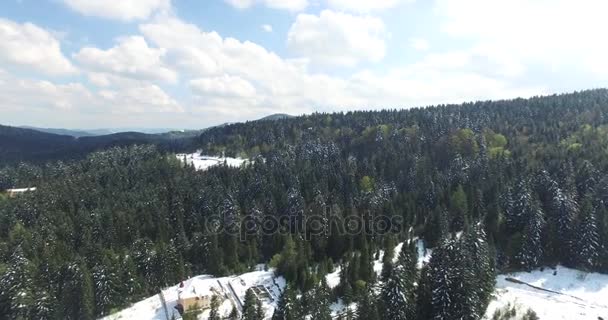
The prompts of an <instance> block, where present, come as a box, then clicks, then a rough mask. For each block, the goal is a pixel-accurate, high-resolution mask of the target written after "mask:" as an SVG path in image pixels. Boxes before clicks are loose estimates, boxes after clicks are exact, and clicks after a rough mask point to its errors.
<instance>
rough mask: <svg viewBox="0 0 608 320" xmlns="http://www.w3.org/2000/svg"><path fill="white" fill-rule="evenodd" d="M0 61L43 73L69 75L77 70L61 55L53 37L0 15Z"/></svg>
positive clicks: (27, 24)
mask: <svg viewBox="0 0 608 320" xmlns="http://www.w3.org/2000/svg"><path fill="white" fill-rule="evenodd" d="M0 63H2V64H3V65H11V66H18V67H24V68H26V69H28V70H34V71H37V72H40V73H43V74H47V75H69V74H73V73H76V72H77V69H76V68H75V67H74V66H73V65H72V63H71V62H70V61H69V60H68V59H67V58H66V57H65V56H64V55H63V53H62V52H61V47H60V44H59V41H58V40H57V38H55V37H54V36H53V34H51V32H49V31H47V30H45V29H43V28H41V27H39V26H37V25H35V24H32V23H23V24H20V23H16V22H13V21H11V20H7V19H2V18H0Z"/></svg>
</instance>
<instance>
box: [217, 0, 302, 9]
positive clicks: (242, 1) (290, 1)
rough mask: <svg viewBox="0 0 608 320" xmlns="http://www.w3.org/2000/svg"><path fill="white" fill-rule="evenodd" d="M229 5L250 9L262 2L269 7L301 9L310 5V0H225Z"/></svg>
mask: <svg viewBox="0 0 608 320" xmlns="http://www.w3.org/2000/svg"><path fill="white" fill-rule="evenodd" d="M224 1H225V2H226V3H228V4H229V5H231V6H233V7H235V8H237V9H248V8H250V7H252V6H253V5H255V4H261V5H264V6H266V7H268V8H272V9H279V10H287V11H292V12H295V11H301V10H304V9H306V7H308V0H224Z"/></svg>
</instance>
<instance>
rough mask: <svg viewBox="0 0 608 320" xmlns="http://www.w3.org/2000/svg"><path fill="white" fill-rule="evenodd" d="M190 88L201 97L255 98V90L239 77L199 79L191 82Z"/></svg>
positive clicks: (225, 76)
mask: <svg viewBox="0 0 608 320" xmlns="http://www.w3.org/2000/svg"><path fill="white" fill-rule="evenodd" d="M190 88H192V90H193V91H194V92H195V93H197V94H200V95H210V96H224V97H244V98H246V97H253V96H254V95H255V88H254V87H253V86H252V85H251V83H249V82H248V81H247V80H244V79H242V78H240V77H237V76H229V75H224V76H222V77H213V78H199V79H193V80H190Z"/></svg>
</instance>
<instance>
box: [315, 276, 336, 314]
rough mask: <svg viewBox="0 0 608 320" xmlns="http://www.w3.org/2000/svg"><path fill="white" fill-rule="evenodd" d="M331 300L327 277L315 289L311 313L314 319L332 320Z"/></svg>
mask: <svg viewBox="0 0 608 320" xmlns="http://www.w3.org/2000/svg"><path fill="white" fill-rule="evenodd" d="M330 300H331V294H330V291H329V287H328V286H327V282H326V281H325V278H323V279H322V280H321V284H320V285H319V286H317V288H316V289H315V290H314V297H313V304H312V306H311V307H312V311H311V313H310V315H311V317H312V319H319V320H331V310H330V308H329V306H330V304H331V303H330Z"/></svg>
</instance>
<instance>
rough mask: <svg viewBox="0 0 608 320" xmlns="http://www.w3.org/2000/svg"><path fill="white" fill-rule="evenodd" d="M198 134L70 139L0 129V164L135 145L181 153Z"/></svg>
mask: <svg viewBox="0 0 608 320" xmlns="http://www.w3.org/2000/svg"><path fill="white" fill-rule="evenodd" d="M198 134H199V132H198V131H194V132H188V133H165V134H147V133H140V132H121V133H114V134H108V135H100V136H81V137H73V136H70V135H58V134H53V133H46V132H41V131H38V130H34V129H26V128H18V127H10V126H2V125H0V163H14V162H19V161H26V162H45V161H48V160H68V159H76V158H80V157H82V156H84V155H86V154H88V153H90V152H93V151H95V150H100V149H105V148H109V147H115V146H130V145H135V144H156V145H158V146H160V147H162V148H166V149H169V150H181V149H182V148H184V147H186V146H188V145H189V144H190V141H191V140H192V139H193V138H194V137H195V136H197V135H198Z"/></svg>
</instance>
